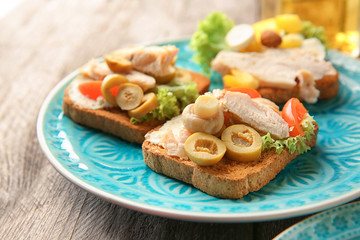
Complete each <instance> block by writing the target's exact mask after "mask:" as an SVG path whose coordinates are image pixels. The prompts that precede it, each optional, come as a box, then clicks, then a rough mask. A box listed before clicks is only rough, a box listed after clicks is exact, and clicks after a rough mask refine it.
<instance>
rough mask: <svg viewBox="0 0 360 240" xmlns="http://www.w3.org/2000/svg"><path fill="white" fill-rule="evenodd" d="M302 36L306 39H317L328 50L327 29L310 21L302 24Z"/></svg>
mask: <svg viewBox="0 0 360 240" xmlns="http://www.w3.org/2000/svg"><path fill="white" fill-rule="evenodd" d="M301 34H302V35H303V36H304V38H317V39H319V40H320V42H321V43H322V44H323V45H324V46H325V49H326V50H328V45H327V38H326V33H325V29H324V28H323V27H317V26H315V25H314V24H312V22H310V21H303V22H302V30H301Z"/></svg>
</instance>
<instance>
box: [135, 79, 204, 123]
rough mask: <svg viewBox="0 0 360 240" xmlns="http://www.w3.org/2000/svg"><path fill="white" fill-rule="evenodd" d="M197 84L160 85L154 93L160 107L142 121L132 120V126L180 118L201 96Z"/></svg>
mask: <svg viewBox="0 0 360 240" xmlns="http://www.w3.org/2000/svg"><path fill="white" fill-rule="evenodd" d="M196 86H197V85H196V83H195V82H179V81H176V82H171V83H169V84H168V85H159V86H157V88H156V89H154V91H155V92H156V97H157V99H158V102H159V105H158V107H157V108H156V109H154V110H153V111H151V112H149V113H148V114H147V115H145V116H144V117H143V118H141V119H137V118H134V117H132V118H130V122H131V123H132V124H139V123H143V122H148V121H151V120H154V119H157V120H160V121H165V120H168V119H171V118H173V117H175V116H178V115H179V114H180V113H181V111H182V110H183V109H184V108H185V107H186V106H187V105H188V104H190V103H192V102H194V101H195V100H196V98H197V97H198V96H199V93H198V91H197V89H196Z"/></svg>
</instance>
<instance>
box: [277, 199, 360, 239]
mask: <svg viewBox="0 0 360 240" xmlns="http://www.w3.org/2000/svg"><path fill="white" fill-rule="evenodd" d="M285 239H286V240H292V239H296V240H301V239H328V240H331V239H360V203H359V202H356V203H350V204H346V205H343V206H340V207H336V208H333V209H330V210H328V211H325V212H322V213H319V214H317V215H314V216H312V217H310V218H308V219H305V220H304V221H301V222H300V223H297V224H295V225H294V226H292V227H290V228H288V229H287V230H285V231H284V232H282V233H281V234H279V235H278V236H277V237H276V238H274V240H285Z"/></svg>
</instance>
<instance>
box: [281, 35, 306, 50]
mask: <svg viewBox="0 0 360 240" xmlns="http://www.w3.org/2000/svg"><path fill="white" fill-rule="evenodd" d="M303 40H304V38H303V36H302V35H301V34H297V33H292V34H287V35H284V36H283V37H282V42H281V44H280V45H279V46H278V47H279V48H296V47H300V46H301V45H302V42H303Z"/></svg>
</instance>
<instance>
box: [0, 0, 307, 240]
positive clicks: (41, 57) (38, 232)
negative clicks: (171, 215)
mask: <svg viewBox="0 0 360 240" xmlns="http://www.w3.org/2000/svg"><path fill="white" fill-rule="evenodd" d="M256 3H257V1H251V0H248V1H241V5H240V4H239V2H238V1H235V0H231V1H216V0H201V1H196V2H195V1H190V0H182V1H167V0H156V1H155V0H153V1H150V0H122V1H115V0H113V1H110V0H108V1H100V0H89V1H85V0H79V1H71V0H63V1H61V0H53V1H46V0H32V1H26V0H25V1H24V2H23V3H22V4H21V5H20V6H19V7H18V8H16V9H15V10H14V11H12V12H11V13H10V14H9V15H7V16H6V17H4V18H3V19H0V82H1V87H0V103H1V104H0V119H1V121H0V139H1V140H0V239H229V238H231V239H271V238H273V237H274V236H275V235H277V234H278V233H279V232H281V231H282V230H283V229H285V228H286V227H288V226H290V225H291V224H294V223H295V222H297V221H299V220H301V219H302V218H303V217H302V218H295V219H290V220H279V221H275V222H260V223H241V224H218V223H200V222H187V221H180V220H174V219H167V218H162V217H157V216H152V215H148V214H144V213H140V212H136V211H133V210H129V209H126V208H124V207H121V206H117V205H114V204H112V203H109V202H107V201H105V200H102V199H99V198H98V197H96V196H94V195H92V194H89V193H87V192H85V191H84V190H82V189H80V188H78V187H77V186H75V185H74V184H72V183H71V182H69V181H68V180H66V179H65V178H64V177H63V176H61V175H60V174H59V173H57V172H56V170H55V169H54V168H53V167H52V166H51V164H50V163H49V161H48V160H47V158H46V156H45V155H44V153H43V152H42V151H41V149H40V146H39V144H38V141H37V137H36V118H37V114H38V112H39V109H40V106H41V104H42V102H43V100H44V99H45V97H46V96H47V94H48V93H49V91H50V90H51V89H52V88H53V87H54V86H55V85H56V84H57V83H58V82H59V81H60V80H61V79H62V78H63V77H65V76H66V75H67V74H69V73H71V72H72V71H73V70H74V69H76V68H78V67H79V66H81V65H83V64H84V63H86V62H87V61H88V60H89V59H91V58H93V57H98V56H100V55H102V54H103V53H106V52H108V51H111V50H114V49H116V48H119V47H122V46H128V45H132V44H137V43H143V42H156V41H163V40H169V39H175V38H179V37H184V36H190V35H191V33H192V32H193V31H194V30H195V29H196V23H197V21H198V20H200V19H203V18H204V17H205V16H206V15H207V14H208V13H209V12H211V11H214V10H218V11H224V12H225V13H227V14H228V15H229V16H230V17H231V18H233V19H234V20H235V22H248V23H252V22H254V21H255V20H256V19H257V17H258V10H257V6H256Z"/></svg>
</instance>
